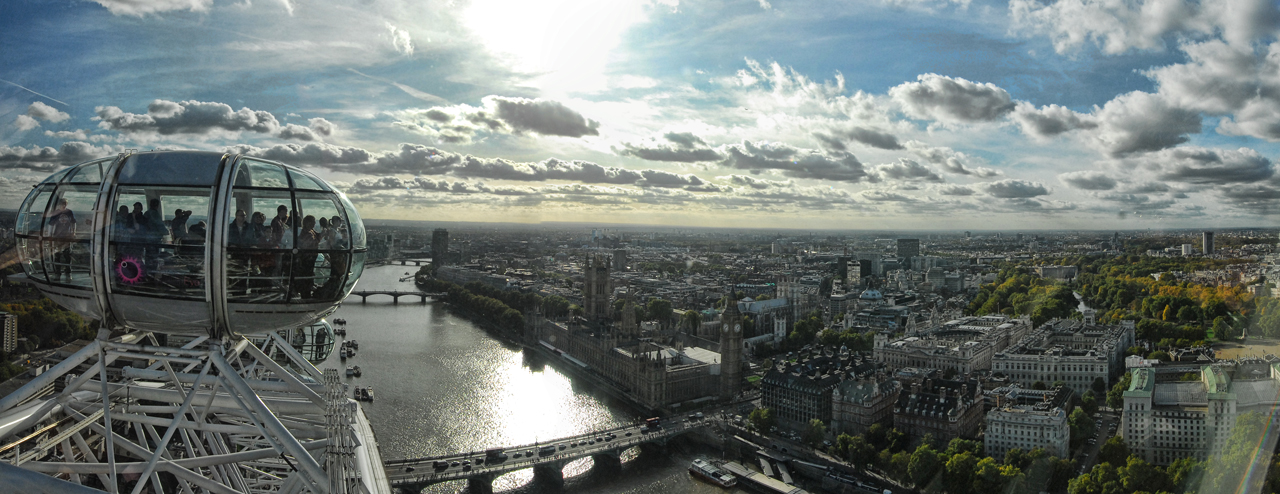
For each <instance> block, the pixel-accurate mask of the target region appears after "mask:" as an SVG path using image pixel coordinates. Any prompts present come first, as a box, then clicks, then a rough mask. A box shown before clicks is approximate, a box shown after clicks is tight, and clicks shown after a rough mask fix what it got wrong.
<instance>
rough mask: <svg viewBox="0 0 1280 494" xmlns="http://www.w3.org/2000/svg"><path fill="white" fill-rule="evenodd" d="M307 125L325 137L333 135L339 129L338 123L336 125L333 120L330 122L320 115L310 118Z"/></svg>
mask: <svg viewBox="0 0 1280 494" xmlns="http://www.w3.org/2000/svg"><path fill="white" fill-rule="evenodd" d="M307 127H310V128H311V131H312V132H315V133H316V134H317V135H321V136H324V137H329V136H331V135H333V133H334V132H337V131H338V126H337V125H334V123H333V122H330V121H328V120H325V119H323V118H320V117H316V118H311V119H308V120H307Z"/></svg>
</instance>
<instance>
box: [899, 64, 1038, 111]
mask: <svg viewBox="0 0 1280 494" xmlns="http://www.w3.org/2000/svg"><path fill="white" fill-rule="evenodd" d="M916 79H917V81H919V82H907V83H903V84H900V85H898V86H894V87H892V88H890V89H889V95H890V96H891V97H892V98H893V99H894V100H895V101H897V102H898V103H900V104H901V105H902V106H903V109H904V111H905V112H906V113H907V115H910V116H912V117H916V118H920V119H925V120H937V121H940V122H950V123H969V122H990V121H993V120H997V119H999V118H1001V117H1003V116H1005V115H1007V114H1008V113H1009V112H1011V111H1013V109H1014V103H1013V100H1012V99H1010V97H1009V93H1008V91H1005V90H1004V89H1001V88H1000V87H998V86H996V85H995V84H991V83H977V82H971V81H968V80H965V79H962V78H959V77H946V76H942V75H938V74H921V75H919V76H916Z"/></svg>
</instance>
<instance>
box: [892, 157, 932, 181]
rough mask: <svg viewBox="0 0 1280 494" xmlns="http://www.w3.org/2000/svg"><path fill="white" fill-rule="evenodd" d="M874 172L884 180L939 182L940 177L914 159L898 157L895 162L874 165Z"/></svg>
mask: <svg viewBox="0 0 1280 494" xmlns="http://www.w3.org/2000/svg"><path fill="white" fill-rule="evenodd" d="M875 172H876V173H878V174H879V175H880V178H882V179H885V180H924V181H927V182H941V181H942V177H941V176H939V175H938V174H937V173H934V172H933V170H930V169H929V167H926V166H924V165H921V164H920V163H917V162H915V161H912V160H909V159H906V158H898V162H897V163H888V164H884V165H880V166H877V167H875Z"/></svg>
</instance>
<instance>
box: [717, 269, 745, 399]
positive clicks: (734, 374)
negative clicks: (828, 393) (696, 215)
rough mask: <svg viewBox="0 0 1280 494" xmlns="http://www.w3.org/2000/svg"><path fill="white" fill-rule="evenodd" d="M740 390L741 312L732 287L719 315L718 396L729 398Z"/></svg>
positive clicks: (736, 394)
mask: <svg viewBox="0 0 1280 494" xmlns="http://www.w3.org/2000/svg"><path fill="white" fill-rule="evenodd" d="M741 391H742V313H740V312H738V301H737V300H734V299H733V291H732V289H731V290H730V291H729V298H728V300H727V301H726V303H725V308H724V312H723V313H722V314H721V315H720V398H721V399H726V400H730V399H733V398H734V397H736V396H738V393H739V392H741Z"/></svg>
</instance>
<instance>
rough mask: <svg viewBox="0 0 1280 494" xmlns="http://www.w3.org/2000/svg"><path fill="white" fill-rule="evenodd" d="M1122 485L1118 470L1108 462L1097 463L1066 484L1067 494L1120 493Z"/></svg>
mask: <svg viewBox="0 0 1280 494" xmlns="http://www.w3.org/2000/svg"><path fill="white" fill-rule="evenodd" d="M1123 487H1124V485H1123V484H1122V481H1121V479H1120V474H1119V472H1117V471H1116V468H1115V467H1113V466H1111V464H1110V463H1099V464H1097V465H1094V466H1093V470H1090V471H1089V472H1088V473H1085V474H1084V475H1081V476H1079V477H1076V478H1074V479H1072V480H1071V481H1070V482H1069V483H1068V484H1067V493H1068V494H1113V493H1115V494H1120V493H1121V492H1122V490H1121V489H1123Z"/></svg>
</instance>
